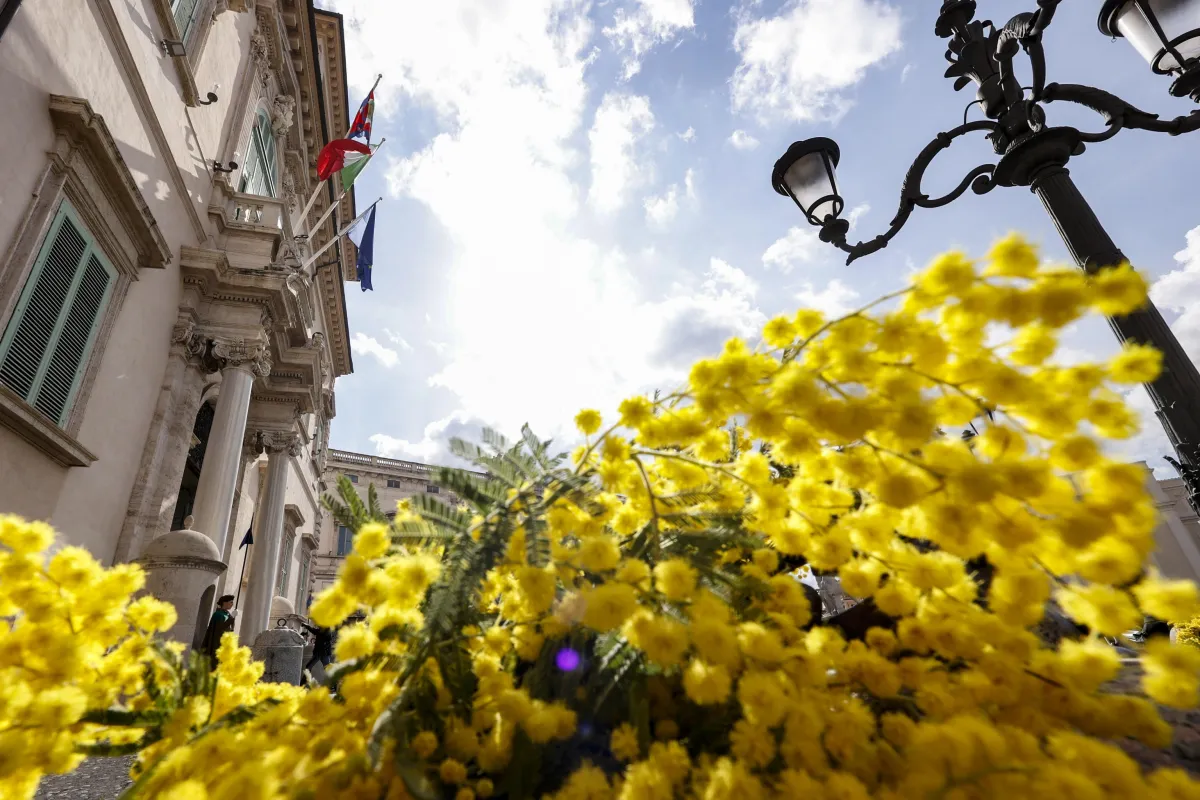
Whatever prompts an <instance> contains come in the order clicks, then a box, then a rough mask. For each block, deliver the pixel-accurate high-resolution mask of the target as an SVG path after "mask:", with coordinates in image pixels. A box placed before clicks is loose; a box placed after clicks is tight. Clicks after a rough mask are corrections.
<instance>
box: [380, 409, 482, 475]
mask: <svg viewBox="0 0 1200 800" xmlns="http://www.w3.org/2000/svg"><path fill="white" fill-rule="evenodd" d="M484 427H488V426H487V425H486V424H485V423H484V422H482V421H481V420H479V419H477V418H475V417H472V416H471V415H469V414H467V413H465V412H463V411H455V412H454V413H452V414H450V415H449V416H446V417H444V418H442V419H439V420H436V421H434V422H431V423H429V424H428V425H426V426H425V430H424V435H423V436H422V437H421V439H420V440H419V441H416V442H410V441H408V440H407V439H399V438H397V437H395V436H389V435H388V434H386V433H376V434H374V435H372V436H371V437H370V439H369V440H368V441H370V442H371V444H373V445H374V446H375V455H377V456H383V457H384V458H398V459H401V460H404V461H418V462H420V463H422V464H437V465H440V466H446V467H472V466H473V465H471V464H468V463H466V462H464V461H463V460H462V459H460V458H458V457H457V456H455V455H454V454H453V453H451V452H450V440H451V439H454V438H459V439H464V440H466V441H472V442H478V441H479V439H480V433H481V432H482V430H483V428H484Z"/></svg>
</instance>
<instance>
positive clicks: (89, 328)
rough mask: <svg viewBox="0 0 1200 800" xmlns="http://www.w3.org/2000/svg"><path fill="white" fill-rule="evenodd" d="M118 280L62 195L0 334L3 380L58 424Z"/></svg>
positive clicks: (67, 410) (66, 412)
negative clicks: (20, 291) (57, 208)
mask: <svg viewBox="0 0 1200 800" xmlns="http://www.w3.org/2000/svg"><path fill="white" fill-rule="evenodd" d="M115 284H116V271H115V270H114V269H113V267H112V266H111V265H110V264H109V263H108V260H107V259H106V258H105V257H104V254H103V253H101V252H100V250H99V248H98V247H97V246H96V244H95V241H94V240H93V239H92V237H91V234H90V233H88V231H87V228H85V227H84V226H83V224H82V223H81V222H80V221H79V218H78V217H77V216H76V214H75V211H74V209H72V208H71V206H70V204H68V203H67V202H66V201H65V200H64V201H63V204H62V207H61V208H60V209H59V212H58V215H57V216H56V217H55V218H54V222H53V224H52V225H51V226H50V231H49V233H48V234H47V235H46V239H45V241H44V242H43V244H42V250H41V252H40V253H39V254H38V258H37V261H36V262H35V263H34V266H33V270H32V271H31V272H30V275H29V280H28V281H27V282H26V284H25V289H24V291H22V293H21V299H20V301H19V302H18V303H17V308H16V311H15V312H14V313H13V316H12V319H11V320H10V321H9V323H8V327H7V328H6V329H5V332H4V338H3V339H0V381H2V382H3V383H4V384H5V385H7V386H8V387H9V388H11V389H12V390H13V391H15V392H16V393H17V394H18V395H20V396H21V397H22V398H24V400H25V401H26V402H27V403H29V404H30V405H31V406H33V407H34V408H36V409H37V410H38V411H41V412H42V413H43V414H45V415H46V416H47V417H49V418H50V419H52V420H54V422H56V423H57V424H58V425H60V426H61V425H65V424H66V420H67V417H68V416H70V411H71V406H72V403H73V401H74V399H75V394H76V392H78V390H79V383H80V380H81V378H82V377H83V372H84V368H85V366H86V364H87V360H88V355H89V354H90V353H91V350H92V346H93V344H94V343H95V338H96V332H97V330H98V329H99V327H100V322H101V321H102V320H103V317H104V313H103V312H104V309H105V307H106V306H107V305H108V300H109V296H110V295H111V294H112V288H113V286H114V285H115Z"/></svg>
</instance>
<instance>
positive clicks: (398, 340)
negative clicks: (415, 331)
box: [383, 328, 413, 351]
mask: <svg viewBox="0 0 1200 800" xmlns="http://www.w3.org/2000/svg"><path fill="white" fill-rule="evenodd" d="M383 334H384V336H386V337H387V338H388V341H389V342H391V343H392V344H397V345H400V347H401V348H402V349H404V350H409V351H411V350H412V349H413V348H412V345H411V344H409V343H408V342H407V341H406V340H405V339H404V337H403V336H401V335H400V334H398V333H392V332H391V331H390V330H388V329H387V328H384V329H383Z"/></svg>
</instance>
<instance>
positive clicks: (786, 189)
mask: <svg viewBox="0 0 1200 800" xmlns="http://www.w3.org/2000/svg"><path fill="white" fill-rule="evenodd" d="M1059 2H1060V0H1038V10H1037V11H1033V12H1029V13H1025V14H1018V15H1017V16H1015V17H1013V18H1012V19H1011V20H1009V21H1008V23H1007V24H1006V25H1004V26H1003V27H1001V28H997V27H996V26H995V25H993V24H992V22H990V21H986V20H985V21H979V20H976V19H975V5H976V3H975V0H942V8H941V12H940V14H939V15H938V19H937V24H936V26H935V28H934V32H935V33H936V34H937V35H938V36H939V37H941V38H943V39H949V40H950V44H949V49H948V50H947V51H946V60H947V61H949V62H950V68H949V69H947V70H946V77H947V78H952V79H953V80H954V88H955V90H959V89H962V88H963V87H965V86H967V85H968V84H970V83H974V84H975V85H976V87H977V89H976V96H977V98H978V102H979V106H980V108H982V109H983V112H984V114H985V115H986V116H987V119H984V120H977V121H973V122H968V123H965V124H963V125H959V126H958V127H956V128H953V129H952V130H949V131H946V132H944V133H939V134H938V135H937V136H936V137H935V138H934V140H933V141H932V142H930V143H929V144H928V145H926V147H925V149H924V150H922V151H921V152H920V153H919V154H918V155H917V158H916V160H915V161H914V162H913V164H912V166H911V167H909V170H908V174H907V175H905V177H904V183H903V185H902V187H901V190H900V207H899V210H898V211H897V212H896V216H895V217H894V218H893V219H892V222H891V225H890V226H889V227H888V229H887V230H886V231H885V232H884V233H882V234H880V235H879V236H876V237H875V238H874V239H871V240H869V241H865V242H859V243H858V244H848V243H847V242H846V234H847V233H848V232H849V230H850V224H849V222H848V221H846V220H844V219H842V217H841V213H842V210H843V208H844V205H845V201H844V200H843V198H842V196H841V194H840V193H839V191H838V186H837V176H836V172H835V169H836V167H837V164H838V161H839V159H840V155H841V154H840V151H839V150H838V146H837V144H835V143H834V142H833V141H831V140H829V139H809V140H806V141H803V142H796V143H795V144H793V145H792V146H791V147H789V148H788V151H787V152H786V153H785V154H784V155H783V157H782V158H780V159H779V161H777V162H776V163H775V169H774V172H773V173H772V175H771V185H772V186H773V187H774V189H775V191H777V192H779V193H780V194H783V195H787V196H788V197H791V198H792V200H793V201H795V203H796V205H797V206H799V207H800V210H801V211H802V212H803V213H804V216H805V217H806V218H807V219H808V221H809V222H810V223H811V224H813V225H816V226H818V227H819V228H820V229H821V239H822V240H823V241H826V242H829V243H830V244H833V245H834V246H836V247H838V248H840V249H841V250H844V251H845V252H847V253H849V258H847V259H846V263H847V264H849V263H851V262H852V261H854V260H855V259H857V258H861V257H862V256H865V255H869V254H870V253H874V252H876V251H878V250H881V249H882V248H884V247H886V246H887V244H888V242H890V241H891V240H892V238H893V237H894V236H895V235H896V234H897V233H899V232H900V229H901V228H902V227H904V223H905V222H907V221H908V217H909V215H910V214H912V212H913V210H914V209H915V208H917V207H920V208H937V207H939V206H944V205H946V204H947V203H950V202H952V201H954V200H955V199H957V198H958V197H960V196H961V195H962V194H963V193H964V192H966V190H967V189H968V188H970V189H972V190H973V191H974V192H975V193H976V194H985V193H987V192H990V191H991V190H992V189H993V188H995V187H997V186H1028V187H1029V188H1030V190H1031V191H1033V192H1034V194H1036V195H1037V196H1038V197H1039V198H1040V199H1041V201H1042V204H1043V205H1044V206H1045V207H1046V210H1047V211H1048V212H1049V213H1050V218H1051V219H1052V220H1053V221H1054V225H1055V227H1057V228H1058V232H1059V233H1060V234H1061V235H1062V238H1063V241H1064V242H1065V243H1066V245H1067V249H1068V250H1070V251H1071V255H1072V257H1073V258H1074V259H1075V262H1076V263H1077V264H1078V265H1079V266H1080V267H1082V268H1083V269H1084V270H1086V271H1088V272H1095V271H1097V270H1099V269H1103V268H1105V267H1110V266H1115V265H1117V264H1120V263H1122V262H1123V261H1125V260H1126V259H1125V256H1124V255H1123V254H1122V253H1121V251H1120V250H1119V249H1117V246H1116V245H1115V244H1113V241H1112V239H1110V238H1109V236H1108V233H1107V232H1106V231H1105V230H1104V228H1103V227H1102V226H1101V225H1100V221H1099V220H1097V219H1096V215H1095V213H1093V211H1092V209H1091V207H1090V206H1089V205H1088V204H1087V201H1086V200H1084V199H1083V196H1082V195H1081V194H1080V193H1079V190H1078V189H1077V188H1076V187H1075V183H1074V181H1072V180H1071V176H1070V174H1069V172H1068V171H1067V162H1068V161H1070V159H1071V158H1072V157H1074V156H1078V155H1081V154H1082V153H1083V152H1084V148H1085V146H1086V144H1088V143H1090V142H1102V141H1104V140H1106V139H1109V138H1111V137H1113V136H1115V135H1116V134H1117V133H1119V132H1120V131H1121V129H1123V128H1138V129H1141V130H1148V131H1158V132H1162V133H1167V134H1170V135H1172V136H1176V135H1178V134H1181V133H1187V132H1190V131H1194V130H1200V110H1197V111H1193V112H1192V113H1191V114H1188V115H1186V116H1181V117H1176V118H1175V119H1173V120H1167V121H1163V120H1160V119H1159V118H1158V115H1156V114H1148V113H1146V112H1144V111H1140V110H1138V109H1137V108H1134V107H1133V106H1131V105H1130V104H1129V103H1127V102H1125V101H1124V100H1122V99H1120V98H1119V97H1116V96H1114V95H1111V94H1109V93H1108V92H1104V91H1101V90H1100V89H1094V88H1092V87H1090V86H1080V85H1076V84H1058V83H1049V84H1048V83H1046V59H1045V54H1044V52H1043V49H1042V32H1043V31H1044V30H1045V29H1046V27H1047V26H1048V25H1049V24H1050V21H1051V20H1052V19H1053V17H1054V10H1055V8H1056V7H1057V6H1058V3H1059ZM1198 20H1200V0H1109V2H1107V3H1105V5H1104V12H1103V13H1102V15H1101V27H1102V29H1103V30H1105V31H1106V32H1110V31H1111V32H1116V33H1119V34H1121V35H1124V36H1125V37H1127V38H1129V39H1130V40H1131V41H1133V43H1134V45H1135V46H1136V47H1137V48H1138V49H1139V50H1140V51H1141V52H1142V53H1143V54H1144V55H1146V56H1147V58H1148V59H1150V60H1151V65H1152V67H1153V68H1154V69H1155V70H1156V71H1159V72H1172V71H1173V72H1174V73H1176V74H1177V75H1178V76H1179V77H1177V78H1176V81H1175V83H1174V84H1173V86H1172V92H1173V93H1175V94H1186V95H1190V96H1192V97H1193V98H1195V99H1197V100H1198V101H1200V97H1198V96H1197V89H1196V88H1195V83H1196V81H1197V78H1196V75H1197V73H1200V65H1198V64H1197V58H1196V56H1197V55H1198V54H1200V21H1198ZM1106 25H1109V26H1115V27H1105V26H1106ZM1139 26H1140V27H1139ZM1146 30H1151V31H1153V35H1154V37H1156V38H1154V39H1153V40H1151V38H1150V36H1149V35H1148V34H1146ZM1154 42H1157V43H1158V45H1157V46H1156V45H1154ZM1152 48H1154V49H1153V52H1151V49H1152ZM1021 50H1024V51H1025V54H1026V56H1027V57H1028V59H1029V65H1030V69H1031V72H1032V75H1033V77H1032V86H1030V87H1025V88H1023V87H1022V86H1021V83H1020V81H1019V80H1018V79H1017V77H1016V74H1015V72H1014V70H1013V59H1014V58H1015V57H1016V56H1017V54H1018V52H1020V51H1021ZM1160 50H1161V51H1162V52H1160ZM1054 101H1065V102H1071V103H1078V104H1080V105H1083V106H1086V107H1087V108H1090V109H1092V110H1093V111H1095V112H1096V113H1098V114H1100V115H1101V116H1102V117H1103V118H1104V122H1105V123H1106V128H1105V130H1103V131H1100V132H1098V133H1085V132H1083V131H1079V130H1077V129H1075V128H1070V127H1054V126H1047V124H1046V112H1045V110H1044V109H1043V107H1042V105H1043V104H1044V103H1051V102H1054ZM976 131H980V132H984V133H986V135H987V138H988V139H989V141H990V142H991V144H992V147H993V149H994V150H995V152H996V154H997V155H998V156H999V159H998V160H997V162H996V163H995V164H984V165H982V166H978V167H976V168H975V169H973V170H971V171H970V172H968V173H967V175H966V176H965V177H964V178H963V179H962V181H961V182H960V183H959V184H958V186H957V187H955V188H954V189H953V191H951V192H949V193H948V194H945V195H942V196H941V197H936V198H931V197H929V195H927V194H925V192H924V191H922V189H921V181H922V179H923V177H924V174H925V170H926V169H927V168H928V167H929V165H930V163H932V161H933V159H934V157H936V156H937V155H938V153H940V152H941V151H942V150H945V149H946V148H947V147H949V146H950V144H951V142H953V141H954V140H955V139H957V138H959V137H960V136H963V135H965V134H968V133H974V132H976ZM1109 323H1110V324H1111V326H1112V329H1113V332H1114V333H1116V335H1117V339H1118V340H1120V341H1122V342H1125V341H1129V340H1131V341H1136V342H1144V343H1148V344H1151V345H1153V346H1154V347H1156V348H1158V349H1159V350H1160V351H1161V352H1162V353H1163V358H1164V368H1163V374H1162V375H1161V376H1160V377H1159V378H1158V380H1156V381H1155V382H1154V383H1153V384H1148V385H1147V386H1146V389H1147V391H1148V392H1149V393H1150V397H1151V399H1152V400H1153V402H1154V407H1155V411H1156V414H1157V416H1158V418H1159V420H1160V421H1161V422H1162V424H1163V427H1164V428H1166V431H1167V436H1168V438H1169V439H1170V440H1171V444H1172V446H1173V447H1174V449H1175V452H1176V455H1177V458H1174V459H1173V458H1168V460H1169V461H1171V463H1172V464H1174V465H1175V466H1176V468H1177V469H1178V470H1179V473H1180V475H1181V476H1182V477H1183V479H1184V481H1185V482H1186V484H1187V487H1188V494H1189V497H1188V500H1189V502H1190V503H1191V504H1192V507H1193V508H1194V509H1196V511H1197V513H1200V372H1197V370H1196V366H1195V365H1194V364H1193V363H1192V362H1191V360H1190V359H1189V358H1188V357H1187V354H1186V353H1184V351H1183V348H1182V347H1181V346H1180V345H1179V341H1178V340H1177V339H1176V338H1175V335H1174V334H1173V333H1172V332H1171V329H1170V328H1169V327H1168V326H1167V323H1166V321H1165V320H1164V319H1163V318H1162V315H1161V314H1160V313H1159V311H1158V309H1157V308H1155V307H1154V306H1153V305H1148V306H1147V307H1146V308H1145V309H1144V310H1142V311H1138V312H1136V313H1134V314H1130V315H1129V316H1125V317H1114V318H1110V319H1109Z"/></svg>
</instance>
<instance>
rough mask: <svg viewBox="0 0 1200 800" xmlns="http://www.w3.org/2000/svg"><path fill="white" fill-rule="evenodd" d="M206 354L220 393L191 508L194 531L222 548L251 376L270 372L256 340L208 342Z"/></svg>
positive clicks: (268, 361) (268, 357)
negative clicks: (215, 368)
mask: <svg viewBox="0 0 1200 800" xmlns="http://www.w3.org/2000/svg"><path fill="white" fill-rule="evenodd" d="M212 355H213V357H214V358H215V359H217V361H218V363H219V364H220V365H221V392H220V394H219V395H218V396H217V409H216V413H215V415H214V416H213V425H212V432H211V433H210V434H209V436H208V446H207V448H205V451H204V466H203V467H202V468H201V469H200V483H199V485H198V486H197V487H196V503H195V505H194V506H193V507H192V515H193V516H194V517H195V518H196V519H195V527H196V530H198V531H200V532H201V533H203V534H205V535H206V536H208V538H210V539H212V540H213V543H214V544H216V546H217V552H218V553H220V552H223V550H224V548H225V539H226V537H227V536H228V533H229V512H230V510H231V509H232V507H233V493H234V492H235V491H236V490H237V478H238V472H239V467H240V466H241V459H242V443H243V441H244V438H245V435H246V416H247V414H248V413H249V411H250V390H251V389H252V388H253V387H254V378H255V376H258V377H264V378H265V377H266V376H267V375H269V374H270V372H271V359H270V356H269V355H268V353H267V350H266V346H265V345H264V344H262V343H261V342H247V341H245V340H235V341H214V342H213V346H212Z"/></svg>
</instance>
